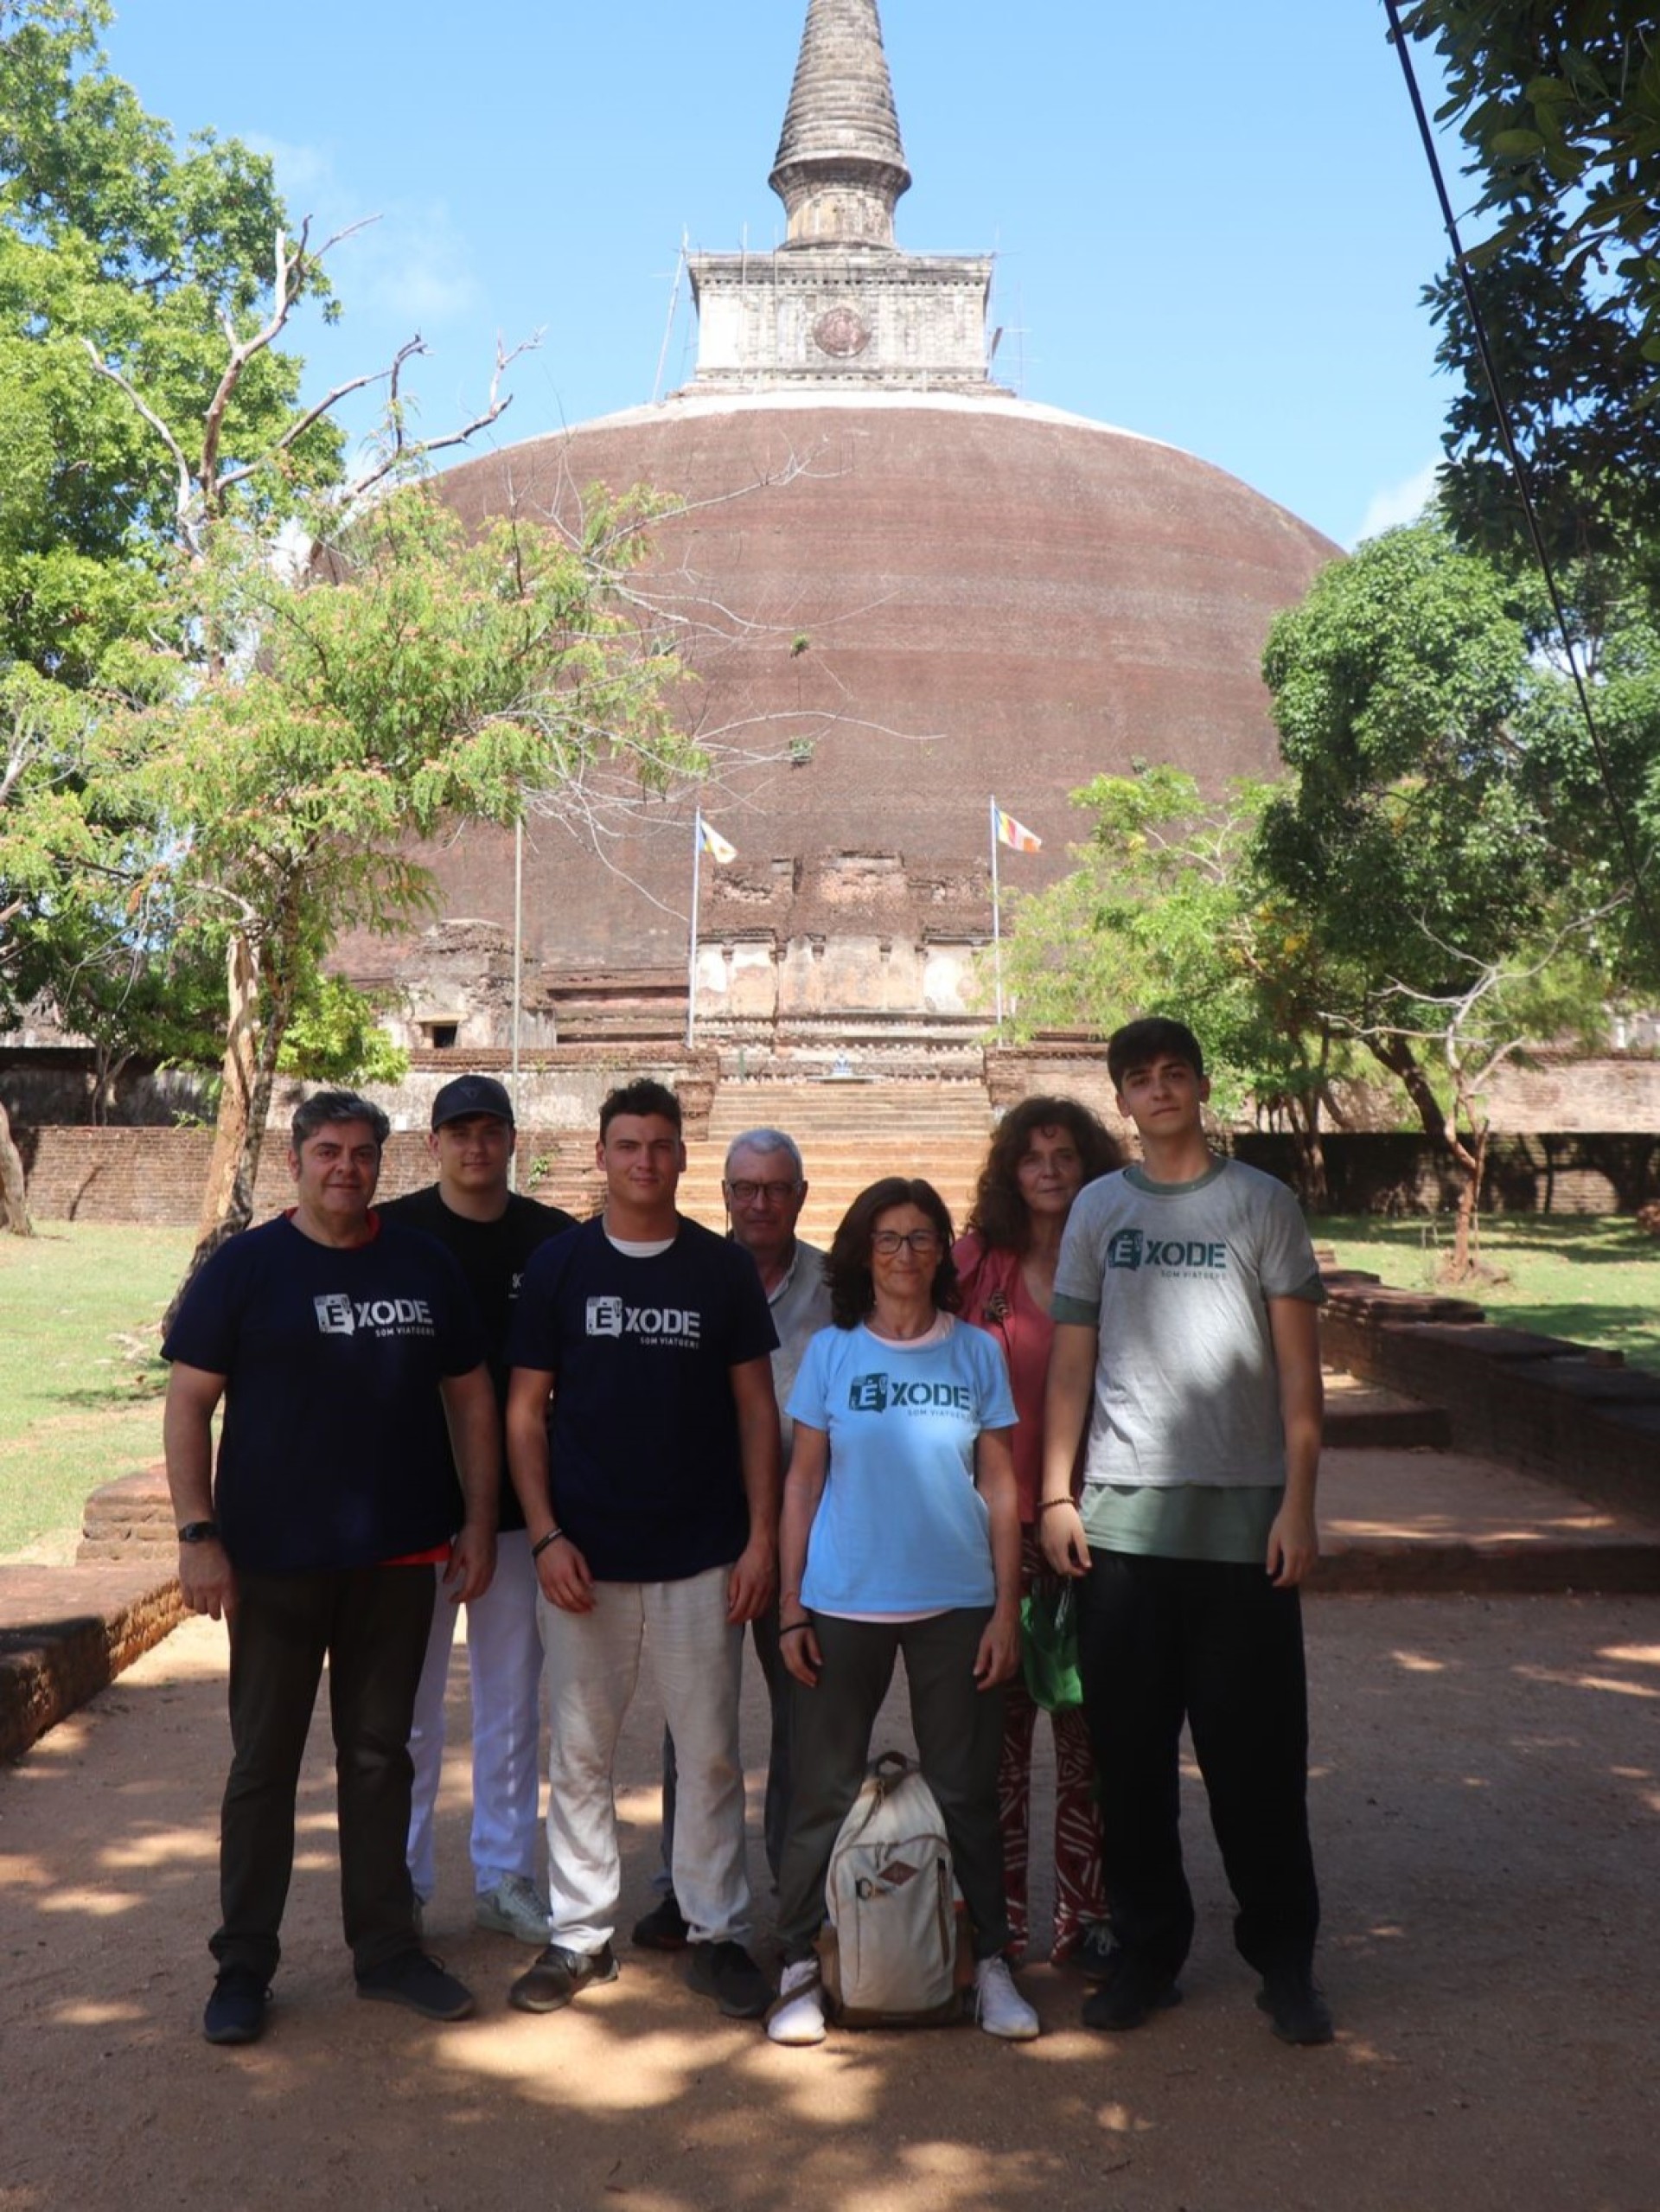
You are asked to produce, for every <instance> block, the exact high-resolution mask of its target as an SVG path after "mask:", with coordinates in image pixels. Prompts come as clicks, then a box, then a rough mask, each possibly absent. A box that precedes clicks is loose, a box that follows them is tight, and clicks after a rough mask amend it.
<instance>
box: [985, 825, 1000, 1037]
mask: <svg viewBox="0 0 1660 2212" xmlns="http://www.w3.org/2000/svg"><path fill="white" fill-rule="evenodd" d="M987 806H988V809H989V814H988V822H989V826H990V828H991V833H992V965H993V969H995V971H996V975H997V1041H998V1043H999V1045H1000V1044H1001V1043H1002V1042H1003V916H1002V911H1001V910H1002V904H1003V902H1002V898H1001V896H1000V893H999V888H998V879H997V795H996V793H995V792H993V795H992V796H991V798H990V800H989V801H988V802H987Z"/></svg>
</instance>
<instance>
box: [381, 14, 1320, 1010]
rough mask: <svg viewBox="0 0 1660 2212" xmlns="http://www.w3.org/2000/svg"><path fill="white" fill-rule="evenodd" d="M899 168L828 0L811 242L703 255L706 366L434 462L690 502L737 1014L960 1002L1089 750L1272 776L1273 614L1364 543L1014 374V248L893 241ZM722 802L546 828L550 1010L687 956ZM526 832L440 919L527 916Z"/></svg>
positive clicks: (676, 538)
mask: <svg viewBox="0 0 1660 2212" xmlns="http://www.w3.org/2000/svg"><path fill="white" fill-rule="evenodd" d="M861 118H862V120H861ZM838 145H840V147H841V149H842V151H841V152H840V155H838V154H837V152H836V148H837V146H838ZM908 181H909V173H908V171H907V170H906V169H905V168H904V165H903V151H902V149H901V147H900V144H899V139H898V134H897V124H896V123H895V122H894V119H893V111H892V105H891V93H889V90H888V78H887V70H886V65H885V61H884V58H883V56H882V50H881V42H880V33H879V28H878V24H877V22H876V10H875V5H874V0H812V5H811V7H810V8H809V10H808V26H807V34H806V37H805V39H804V41H803V45H802V50H801V67H799V68H798V71H797V74H796V80H795V88H794V91H793V93H792V97H791V100H790V105H789V114H788V117H787V120H786V125H785V134H784V139H783V142H782V144H781V146H780V149H779V155H778V162H777V165H776V169H775V171H774V182H775V184H776V185H777V187H778V189H780V191H781V194H782V195H784V196H785V198H786V201H787V204H788V205H789V240H788V242H787V243H786V244H785V245H783V246H781V247H780V248H778V249H777V250H776V252H774V253H770V254H766V255H758V256H757V255H754V254H745V255H741V256H740V255H729V256H714V255H702V256H698V257H695V258H694V259H693V261H692V264H691V276H692V283H693V293H694V297H696V300H697V304H698V308H699V364H698V371H697V375H696V378H695V380H694V381H693V384H692V385H691V386H690V387H688V388H687V389H686V391H685V392H684V393H680V394H677V395H676V396H675V397H674V398H672V399H670V400H666V401H663V402H661V403H659V404H655V405H653V406H642V407H635V408H632V409H630V410H629V411H628V412H624V413H621V414H616V415H611V416H608V417H605V418H603V419H600V420H597V421H594V422H591V423H587V424H584V425H581V426H579V427H578V428H577V429H575V430H572V431H571V432H566V433H564V434H562V435H559V436H556V437H548V438H539V439H534V440H532V441H529V442H528V443H527V444H520V445H517V446H514V447H513V448H511V449H508V450H507V451H503V452H501V453H499V454H494V455H489V456H486V457H481V458H478V459H475V460H471V461H468V462H466V463H463V464H462V465H461V466H459V467H456V468H454V469H451V470H449V471H447V472H446V473H445V475H444V476H443V478H442V479H441V483H442V488H443V491H444V496H445V497H446V498H447V499H449V500H450V501H451V502H453V503H454V505H455V507H456V509H457V510H458V512H459V513H460V514H461V515H462V516H463V518H464V519H465V520H466V521H468V522H469V523H471V524H474V525H479V524H482V523H483V522H484V521H486V520H487V519H488V518H490V517H492V516H498V515H508V514H513V513H518V514H523V515H532V516H539V517H547V516H552V517H555V518H557V519H558V520H559V521H560V522H561V523H562V524H563V525H565V527H567V528H569V527H573V526H575V525H576V523H577V521H578V517H579V515H580V513H581V509H582V502H583V499H584V495H585V494H586V493H587V492H588V491H589V490H590V489H591V488H592V487H595V486H603V487H606V488H608V489H610V491H611V492H613V493H621V492H623V491H626V490H628V489H629V488H631V487H633V486H635V485H639V484H644V485H648V486H651V487H653V488H654V489H655V490H656V491H658V492H659V493H661V494H665V495H668V496H669V497H670V498H671V500H673V501H674V502H676V504H677V506H678V505H680V503H682V502H683V509H682V511H680V512H678V513H676V514H674V515H670V516H669V517H668V518H667V519H665V520H664V521H661V523H660V524H659V525H658V526H657V527H656V528H655V530H654V546H655V552H654V562H653V566H652V570H651V572H650V574H649V576H648V590H649V591H651V592H652V593H653V594H654V596H655V598H657V599H658V601H659V602H660V603H662V604H673V605H674V606H675V608H676V609H677V611H680V612H681V613H683V614H684V616H685V617H686V620H687V623H688V629H687V633H686V657H687V659H688V661H689V662H690V663H691V665H692V666H693V668H695V669H696V670H697V672H698V674H699V681H698V682H697V683H696V684H695V685H694V686H692V687H688V689H687V692H686V695H685V697H684V698H683V700H681V702H680V711H681V712H682V713H683V714H684V715H685V716H686V718H688V719H689V720H690V721H691V723H692V724H693V726H696V727H698V728H699V730H702V731H707V732H715V733H718V739H719V743H720V744H721V745H722V746H723V748H724V749H725V750H724V757H723V761H722V764H721V766H720V768H719V770H718V775H717V777H716V778H715V780H714V781H713V782H712V783H711V784H710V785H708V786H707V787H706V789H705V790H704V791H703V792H702V794H701V804H702V807H703V811H704V814H705V816H706V819H707V820H708V821H709V822H711V823H712V825H713V827H714V828H716V830H717V831H718V833H719V834H720V836H721V837H723V838H724V839H725V840H726V841H728V842H729V843H730V844H731V846H732V847H735V848H736V850H737V860H734V861H732V862H731V863H730V864H729V865H727V866H719V867H717V866H712V865H711V864H708V863H706V865H705V868H704V884H703V898H702V903H701V910H700V913H701V921H700V932H701V937H702V939H703V943H704V951H703V955H702V962H703V965H702V967H701V969H700V977H701V980H700V982H699V1005H700V1011H702V1012H703V1013H706V1014H707V1015H708V1016H709V1017H710V1018H711V1020H712V1021H713V1022H714V1023H715V1024H716V1026H717V1027H718V1024H719V1022H720V1021H721V1020H723V1019H727V1018H730V1020H731V1021H732V1022H734V1023H736V1024H737V1030H734V1032H733V1033H734V1034H737V1033H738V1032H739V1031H742V1030H744V1026H745V1025H747V1026H748V1031H749V1032H753V1030H754V1028H755V1025H756V1024H757V1023H760V1024H761V1025H762V1026H763V1027H764V1026H765V1025H766V1024H767V1023H768V1022H769V1021H771V1022H773V1023H774V1024H775V1025H782V1024H783V1023H784V1022H785V1021H786V1020H787V1019H788V1018H789V1017H790V1016H791V1015H792V1014H797V1015H801V1016H802V1017H803V1018H808V1017H810V1018H811V1019H813V1020H818V1021H820V1023H821V1024H822V1025H824V1026H826V1029H827V1034H828V1032H829V1031H831V1030H833V1026H834V1021H835V1018H836V1017H837V1015H838V1014H839V1013H846V1014H848V1015H850V1016H851V1015H852V1014H853V1013H855V1012H857V1011H858V1010H861V1009H862V1010H864V1011H865V1012H868V1013H882V1014H884V1015H885V1016H887V1017H892V1016H903V1015H905V1014H906V1013H911V1014H914V1015H916V1017H918V1018H923V1017H926V1016H929V1015H933V1014H945V1015H950V1014H954V1013H955V1014H956V1015H958V1016H960V1017H961V1019H962V1020H964V1021H965V1022H967V1020H968V1019H969V1016H968V1013H967V1007H968V1006H969V1003H970V1000H971V996H972V994H971V991H970V988H969V985H968V982H967V971H968V966H969V957H970V954H971V953H972V950H973V949H974V946H975V945H977V944H983V943H984V942H985V940H986V937H988V936H989V934H990V901H989V866H988V861H987V843H988V840H987V809H988V802H990V800H991V799H992V798H993V796H994V797H995V799H996V801H997V802H998V804H999V806H1001V807H1003V808H1005V809H1007V810H1008V811H1009V812H1011V813H1012V814H1013V815H1016V816H1017V817H1018V819H1019V820H1020V821H1021V822H1023V823H1025V824H1026V825H1027V826H1029V827H1030V828H1031V829H1033V830H1034V831H1036V832H1037V833H1038V834H1039V835H1040V836H1041V837H1042V838H1043V840H1044V849H1043V851H1042V853H1038V854H1036V855H1026V854H1021V855H1020V856H1019V857H1018V860H1017V859H1015V858H1013V857H1012V856H1006V857H1008V859H1009V863H1010V864H1009V866H1007V867H1006V869H1005V872H1004V873H1005V880H1006V883H1009V884H1012V885H1018V886H1019V887H1021V888H1025V887H1032V886H1036V885H1041V884H1043V883H1044V882H1046V881H1050V880H1052V879H1054V877H1055V876H1056V875H1057V874H1058V873H1061V872H1062V871H1063V869H1064V868H1065V866H1066V865H1067V855H1066V847H1067V845H1068V843H1069V841H1074V840H1076V838H1077V837H1078V836H1079V835H1080V834H1081V833H1082V828H1083V822H1082V816H1081V815H1078V813H1077V812H1076V810H1075V809H1072V808H1070V807H1069V805H1068V803H1067V794H1068V793H1069V791H1071V790H1074V789H1075V788H1076V786H1078V785H1079V784H1081V783H1084V782H1086V781H1087V780H1088V779H1089V777H1092V776H1095V775H1097V774H1099V773H1101V772H1102V771H1104V770H1115V771H1121V772H1127V771H1128V770H1131V769H1132V768H1133V765H1134V764H1136V763H1137V762H1146V763H1151V764H1157V763H1163V762H1172V763H1174V764H1178V766H1181V767H1183V768H1185V769H1188V770H1191V772H1192V773H1193V774H1195V775H1196V776H1197V777H1198V778H1199V780H1200V782H1201V783H1203V785H1204V786H1206V787H1207V788H1208V789H1210V790H1217V789H1219V788H1220V787H1221V786H1222V785H1223V783H1225V782H1226V781H1227V779H1228V778H1229V777H1235V776H1243V775H1258V776H1261V775H1272V774H1273V773H1274V772H1275V771H1276V770H1277V767H1278V755H1277V751H1276V745H1275V740H1274V731H1273V727H1272V725H1271V723H1270V721H1269V718H1268V711H1267V707H1268V702H1267V694H1266V691H1265V689H1264V687H1263V685H1262V682H1261V675H1260V673H1259V662H1260V660H1261V651H1262V646H1263V643H1264V640H1265V638H1266V636H1267V629H1268V624H1269V623H1270V621H1271V619H1272V617H1274V614H1275V613H1276V612H1277V611H1279V610H1280V609H1281V608H1283V607H1286V606H1288V605H1291V604H1293V603H1294V602H1295V601H1297V600H1298V599H1299V598H1301V597H1302V595H1303V594H1304V592H1305V591H1306V589H1307V587H1308V585H1309V584H1310V582H1311V581H1312V579H1313V577H1314V575H1315V574H1316V572H1318V570H1319V569H1320V568H1321V567H1322V566H1324V565H1325V563H1326V562H1327V561H1328V560H1330V559H1331V558H1332V557H1333V555H1334V554H1335V553H1336V552H1337V550H1338V549H1337V548H1336V547H1334V546H1332V545H1331V543H1330V542H1329V541H1328V540H1325V538H1323V537H1322V536H1321V535H1320V534H1318V532H1317V531H1315V530H1313V529H1312V528H1311V527H1308V526H1307V525H1306V524H1305V523H1303V522H1301V521H1298V519H1297V518H1296V517H1295V516H1294V515H1290V514H1287V513H1286V511H1285V510H1284V509H1283V508H1280V507H1277V506H1275V505H1274V504H1273V503H1272V502H1270V501H1268V500H1267V499H1265V498H1263V497H1261V495H1259V494H1257V493H1255V492H1254V491H1252V490H1251V489H1249V488H1248V486H1246V485H1244V484H1242V483H1239V482H1237V481H1236V480H1235V478H1233V477H1231V476H1227V475H1225V474H1223V472H1222V471H1221V470H1217V469H1215V468H1213V467H1211V466H1210V465H1209V464H1207V463H1205V462H1203V461H1201V460H1198V459H1197V458H1195V457H1193V456H1192V455H1191V454H1188V453H1184V452H1182V451H1178V450H1177V449H1175V448H1173V447H1171V446H1168V445H1165V444H1159V443H1158V442H1156V441H1155V440H1153V439H1151V438H1143V437H1139V436H1136V435H1134V434H1133V433H1132V432H1127V431H1124V430H1117V429H1111V428H1108V427H1107V426H1106V425H1102V424H1100V423H1095V422H1092V421H1089V420H1086V419H1082V418H1081V417H1078V416H1076V415H1070V414H1066V413H1063V412H1058V411H1057V410H1056V409H1053V408H1050V407H1045V406H1038V405H1035V404H1031V403H1028V402H1025V401H1023V400H1017V399H1015V398H1014V397H1012V395H1011V394H1009V393H1006V392H1003V391H1001V390H1000V389H999V387H997V386H995V385H994V384H993V383H992V381H991V380H990V378H989V374H988V371H987V367H986V334H985V308H986V296H987V290H988V286H989V280H990V265H989V263H988V262H987V261H986V260H985V259H976V258H974V257H967V256H917V255H912V254H909V253H901V252H900V251H899V250H898V249H897V248H896V247H895V246H893V245H892V243H891V214H892V208H893V203H894V201H895V199H896V198H897V195H898V194H899V193H900V192H901V191H903V189H904V185H905V183H906V182H908ZM694 803H696V801H695V800H694V798H693V797H692V796H686V797H685V798H684V800H683V801H681V802H664V803H662V804H661V805H653V806H648V808H646V809H645V810H644V813H643V815H642V817H641V818H640V819H639V820H638V821H637V822H635V823H634V824H633V825H631V826H630V827H629V828H628V829H627V830H626V831H624V832H623V833H622V834H616V825H615V824H614V823H613V824H612V825H610V831H609V832H608V834H607V835H606V836H605V839H604V842H603V852H602V853H600V854H598V855H596V854H595V853H591V852H586V851H584V850H583V849H581V847H579V846H578V844H577V843H576V842H575V841H572V840H571V838H570V837H569V836H568V835H566V834H564V833H563V832H562V831H561V830H560V829H559V828H557V827H556V826H555V825H552V824H550V823H543V824H541V825H538V826H533V830H532V833H531V834H530V835H529V837H528V838H527V853H526V866H525V879H524V930H525V950H526V962H527V976H529V977H531V978H533V979H535V978H540V983H541V988H542V997H541V1001H540V1003H541V1005H542V1007H543V1011H544V1012H545V1013H546V1014H547V1015H548V1016H549V1017H550V1020H551V1019H552V1017H553V1016H555V1015H556V1014H557V1012H558V1001H559V999H560V996H561V994H562V993H563V994H564V995H565V997H566V998H567V999H569V998H571V994H572V992H573V991H574V992H575V993H576V995H577V996H580V989H579V988H578V986H576V985H574V984H572V983H571V980H570V979H571V978H572V977H574V976H577V975H579V974H587V975H593V974H595V973H597V972H599V971H604V972H605V973H607V974H609V975H611V976H613V977H616V976H617V975H622V974H623V973H624V972H625V971H629V970H633V971H645V970H655V971H658V972H659V973H660V974H661V975H662V976H663V977H665V978H667V976H669V975H672V973H673V972H674V969H675V967H676V965H677V964H678V965H679V966H680V968H681V969H682V970H683V968H684V962H685V958H686V934H687V924H686V914H687V908H688V901H689V892H690V873H691V847H692V830H691V822H692V813H693V805H694ZM510 849H511V841H510V840H505V839H504V838H503V837H502V835H501V834H500V833H496V832H490V831H486V830H482V829H476V828H475V829H470V830H469V831H467V832H465V833H464V834H463V835H461V836H460V837H459V838H458V839H457V840H456V841H454V842H453V843H451V844H450V845H449V846H448V847H446V848H445V849H444V851H443V852H442V853H438V854H437V855H435V856H433V857H434V862H435V866H436V869H437V875H438V878H439V882H440V885H441V891H442V900H443V908H444V912H445V913H446V915H447V916H449V917H456V918H459V917H470V918H471V919H473V920H474V921H476V922H479V923H482V924H490V925H493V929H492V932H491V934H492V938H493V941H494V942H497V943H499V933H500V932H501V930H503V929H505V928H507V927H509V926H510V924H511V918H512V909H511V899H512V869H511V866H510V864H509V855H510ZM421 958H422V955H421V952H420V949H419V948H418V947H411V948H407V949H406V950H405V954H404V955H403V956H400V962H399V965H400V968H401V969H403V971H404V972H405V975H407V974H408V973H409V972H410V969H411V966H412V965H413V966H414V967H416V968H418V967H419V965H420V961H421ZM354 964H355V965H358V966H359V967H361V966H363V965H364V964H365V963H364V962H362V961H359V962H355V963H354ZM367 964H368V965H371V966H378V965H379V964H380V962H378V961H376V962H368V963H367ZM443 988H444V987H441V986H439V985H437V984H431V986H430V988H428V989H427V995H428V997H429V998H431V996H432V993H433V991H435V990H436V991H437V992H438V994H439V995H440V996H441V995H442V990H443ZM417 995H419V993H418V994H417ZM535 1002H536V989H535V988H534V986H533V988H529V989H527V1004H532V1003H535ZM433 1004H434V1006H436V1004H437V1001H436V1000H434V1001H433ZM543 1033H544V1034H546V1033H547V1031H546V1028H544V1030H543ZM562 1033H563V1026H562ZM414 1041H419V1039H418V1038H417V1039H415V1040H414ZM459 1041H463V1042H466V1041H476V1042H481V1043H482V1042H484V1041H486V1040H485V1039H484V1038H483V1036H482V1033H481V1032H477V1031H475V1032H473V1033H472V1035H470V1036H469V1037H463V1039H460V1040H459ZM491 1041H500V1040H499V1039H493V1040H491Z"/></svg>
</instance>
